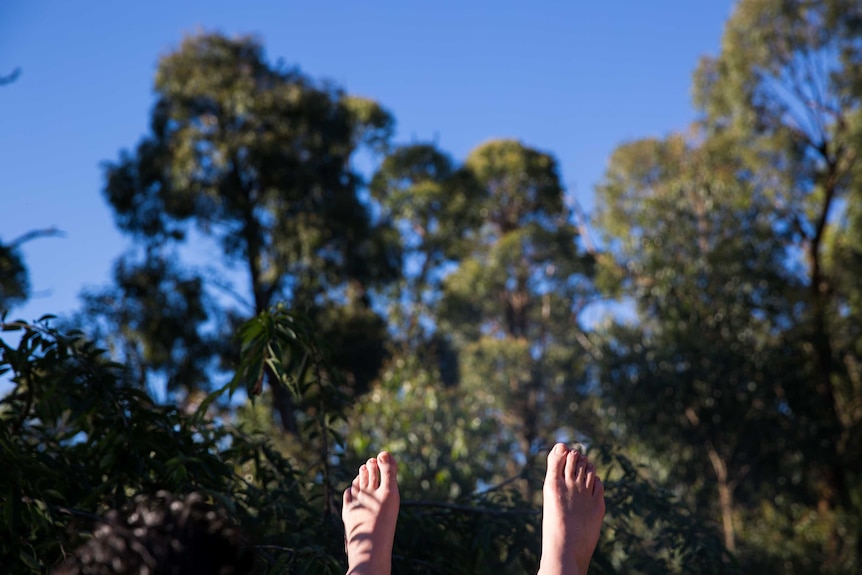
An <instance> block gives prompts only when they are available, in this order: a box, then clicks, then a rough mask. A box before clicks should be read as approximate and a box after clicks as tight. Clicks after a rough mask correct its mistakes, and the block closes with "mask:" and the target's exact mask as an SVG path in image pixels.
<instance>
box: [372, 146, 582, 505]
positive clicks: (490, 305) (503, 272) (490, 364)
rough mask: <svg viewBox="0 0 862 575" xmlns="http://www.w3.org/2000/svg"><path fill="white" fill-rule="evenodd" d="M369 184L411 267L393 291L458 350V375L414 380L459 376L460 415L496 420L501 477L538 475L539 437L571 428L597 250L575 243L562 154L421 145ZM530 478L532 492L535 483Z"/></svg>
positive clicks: (549, 438)
mask: <svg viewBox="0 0 862 575" xmlns="http://www.w3.org/2000/svg"><path fill="white" fill-rule="evenodd" d="M372 189H373V190H374V191H375V194H376V197H377V198H379V201H380V203H381V205H382V206H383V207H384V209H386V210H388V212H387V213H388V214H390V217H391V219H392V220H393V221H394V222H395V224H396V227H398V228H399V230H400V231H401V232H402V234H403V236H404V240H403V242H404V246H405V252H404V253H405V268H406V267H408V266H412V270H411V269H408V270H406V271H405V276H406V277H405V283H404V288H405V291H404V292H403V293H405V294H407V295H406V296H405V297H400V298H399V299H398V300H397V301H396V308H397V309H399V310H403V311H402V312H401V313H402V315H403V316H404V317H405V320H406V323H405V326H406V327H405V329H404V331H405V333H406V334H408V337H414V335H412V334H414V333H418V334H419V336H418V340H417V341H420V342H425V343H426V344H429V343H430V344H433V345H436V346H437V355H436V357H437V359H440V358H441V356H442V357H443V359H447V360H448V366H447V364H446V362H443V366H442V367H444V368H446V367H448V368H449V372H448V376H446V374H441V372H440V371H437V370H439V369H440V368H441V365H440V364H439V363H438V364H435V365H430V367H429V365H428V364H426V367H425V368H423V369H421V370H420V371H421V373H418V374H417V375H418V376H419V377H418V378H416V379H418V380H423V379H425V378H427V377H429V375H430V377H432V378H433V377H440V378H445V380H446V381H447V383H449V384H450V385H457V386H458V387H459V394H461V395H462V396H463V397H464V398H465V399H464V401H469V402H471V404H470V406H469V409H468V410H467V411H465V412H464V413H462V414H459V415H453V416H454V417H455V418H456V419H463V418H466V419H463V420H464V421H468V422H469V421H480V422H481V423H479V424H478V426H477V429H482V430H485V431H486V432H488V430H496V431H494V432H493V433H494V434H495V437H494V438H493V440H491V439H490V438H488V440H489V441H491V442H492V443H493V444H494V445H497V446H498V448H495V449H494V450H493V451H494V455H493V456H492V457H491V459H492V461H489V462H487V465H489V466H490V468H491V470H492V471H493V473H496V477H497V478H498V479H500V478H502V477H504V476H505V474H507V473H508V474H511V475H519V474H523V476H524V477H527V476H529V475H530V474H529V471H530V469H531V468H532V462H533V459H534V457H535V455H536V453H537V450H538V448H539V447H541V446H544V445H546V444H550V443H552V442H553V440H554V434H555V432H556V431H557V430H559V429H568V430H569V431H570V432H571V431H572V429H571V425H570V422H569V421H568V419H569V416H570V415H571V413H572V411H571V410H573V409H575V405H576V398H577V397H578V396H579V391H580V390H582V388H583V386H584V384H585V381H586V377H585V364H584V359H585V356H584V353H583V349H582V347H581V344H580V343H578V333H579V332H580V331H581V328H580V327H579V324H578V321H577V320H578V312H579V310H580V309H582V307H583V306H584V305H585V304H586V302H587V301H588V298H589V297H590V294H591V284H590V282H589V274H590V269H591V258H590V256H588V255H587V254H585V253H583V251H582V250H581V249H580V248H579V246H578V239H577V236H578V234H577V231H576V228H575V226H574V225H573V224H572V221H571V217H570V213H569V210H568V208H567V207H566V204H565V201H564V190H563V187H562V185H561V184H560V178H559V173H558V168H557V163H556V161H555V160H554V158H553V157H552V156H550V155H549V154H546V153H544V152H540V151H538V150H535V149H532V148H529V147H527V146H525V145H523V144H521V143H519V142H516V141H512V140H498V141H491V142H487V143H485V144H483V145H481V146H479V147H477V148H476V149H475V150H473V151H472V152H471V153H470V154H469V156H468V157H467V159H466V160H465V162H464V163H463V164H462V165H455V164H454V162H452V160H451V159H449V158H448V157H447V156H446V155H444V154H442V153H441V152H439V151H437V150H436V149H434V148H433V147H431V146H425V145H419V146H410V147H405V148H402V149H399V150H396V152H395V153H394V154H392V155H390V156H389V157H388V158H387V159H386V160H385V161H384V162H383V165H382V168H381V170H380V171H379V173H378V174H377V176H376V177H375V180H374V185H373V187H372ZM411 271H412V273H411ZM412 347H413V348H415V347H416V346H415V345H414V346H412ZM408 363H410V362H408ZM453 364H454V366H455V369H451V368H452V366H453ZM414 365H415V363H414ZM429 369H430V371H429ZM396 371H399V372H400V371H403V370H400V369H399V370H396ZM425 392H427V391H423V393H425ZM468 443H469V442H468ZM489 445H490V443H489ZM482 475H483V473H479V476H482ZM522 485H523V490H522V491H523V494H524V495H525V496H526V497H527V498H528V499H529V498H530V497H531V496H532V493H533V487H534V485H533V482H532V481H525V482H523V483H522Z"/></svg>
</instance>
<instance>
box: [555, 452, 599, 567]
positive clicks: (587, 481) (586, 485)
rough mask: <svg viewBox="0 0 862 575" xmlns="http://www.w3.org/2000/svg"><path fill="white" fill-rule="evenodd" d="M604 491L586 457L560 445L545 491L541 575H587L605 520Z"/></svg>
mask: <svg viewBox="0 0 862 575" xmlns="http://www.w3.org/2000/svg"><path fill="white" fill-rule="evenodd" d="M604 493H605V489H604V486H603V485H602V481H601V479H599V477H598V475H596V469H595V467H594V466H593V464H592V463H590V462H589V461H587V458H586V456H585V455H580V454H579V453H578V452H577V451H574V450H569V448H568V447H566V446H565V445H563V444H562V443H558V444H557V445H555V446H554V448H553V449H551V452H550V453H549V454H548V471H547V473H546V475H545V486H544V488H543V490H542V494H543V497H544V503H543V505H542V513H543V515H542V559H541V562H540V564H539V575H586V573H587V569H589V567H590V559H591V558H592V556H593V551H595V550H596V544H597V543H598V542H599V532H600V531H601V528H602V518H603V517H604V516H605V498H604Z"/></svg>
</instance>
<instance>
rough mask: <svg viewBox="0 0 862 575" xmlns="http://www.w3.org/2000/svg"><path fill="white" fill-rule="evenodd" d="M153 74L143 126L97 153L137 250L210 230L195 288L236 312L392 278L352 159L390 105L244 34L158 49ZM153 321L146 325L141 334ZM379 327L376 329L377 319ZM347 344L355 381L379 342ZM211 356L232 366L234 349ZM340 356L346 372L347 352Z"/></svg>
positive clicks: (336, 296) (150, 251)
mask: <svg viewBox="0 0 862 575" xmlns="http://www.w3.org/2000/svg"><path fill="white" fill-rule="evenodd" d="M155 84H156V86H155V88H156V96H157V102H156V105H155V107H154V109H153V112H152V123H151V126H152V130H151V133H150V134H149V135H148V136H146V137H145V138H144V140H143V141H142V142H141V143H140V144H139V145H138V146H137V148H136V149H135V150H134V151H133V152H131V153H130V152H123V153H122V155H121V157H120V159H119V160H118V161H117V162H115V163H111V164H108V165H107V166H106V186H105V190H104V193H105V196H106V198H107V200H108V202H109V203H110V205H111V207H112V208H113V209H114V212H115V218H116V221H117V224H118V226H119V227H120V229H121V230H123V231H124V232H126V233H128V234H129V235H131V236H132V237H133V238H134V240H135V241H136V244H137V246H139V247H143V251H144V252H145V253H146V257H147V258H156V259H168V258H171V257H173V256H172V255H171V254H173V253H174V252H175V249H177V246H179V245H181V244H182V243H183V242H186V241H187V240H188V239H189V236H190V235H191V234H194V235H195V237H194V239H195V241H196V242H208V243H209V249H210V250H211V251H210V254H211V255H210V259H209V261H208V262H207V263H206V265H207V266H208V271H207V272H206V273H202V274H201V277H203V278H204V283H203V287H202V289H203V292H204V293H207V294H210V295H214V294H216V293H218V295H219V296H221V297H220V298H218V301H219V302H220V310H219V312H220V313H221V314H222V315H224V316H226V317H231V318H234V319H235V320H238V321H241V320H243V319H247V318H248V317H251V316H252V315H255V314H257V313H260V312H262V311H264V310H267V309H268V308H270V307H271V306H273V305H274V304H275V303H277V302H283V303H287V304H288V305H290V306H291V307H292V308H294V309H297V310H302V311H306V312H308V313H309V314H310V315H314V314H315V313H316V312H315V310H317V311H318V312H319V311H320V310H326V309H328V308H339V307H344V306H354V307H355V306H358V308H357V310H355V312H346V313H345V314H344V315H346V316H351V315H352V316H356V314H363V313H371V312H370V305H369V300H368V298H367V297H362V296H360V297H352V298H345V297H344V294H345V293H346V292H347V291H351V292H353V293H358V294H363V293H365V292H366V291H367V290H370V289H374V288H377V287H381V286H383V285H385V284H386V283H388V282H390V281H392V280H393V279H394V278H396V277H397V275H398V273H399V269H398V257H399V254H398V249H399V247H398V244H397V242H396V241H394V240H395V238H394V236H393V234H392V232H391V228H390V226H389V225H388V223H387V222H386V221H384V220H380V219H375V218H373V217H372V215H371V213H370V210H369V207H368V204H367V202H363V201H361V199H360V196H359V192H360V190H361V188H362V181H361V177H360V175H359V174H358V173H357V172H356V171H355V170H354V168H353V167H352V158H353V156H354V154H355V153H356V152H357V151H358V150H360V149H363V148H364V149H368V150H370V151H371V152H375V151H381V150H384V149H385V148H386V147H387V143H388V140H389V137H390V135H391V132H392V129H393V124H394V121H393V119H392V117H391V116H390V115H389V113H388V112H387V111H386V110H384V109H383V108H382V107H381V106H379V105H378V104H377V103H376V102H374V101H372V100H368V99H364V98H359V97H355V96H351V95H348V94H345V93H344V92H343V91H341V90H339V89H337V88H335V87H333V86H331V85H329V84H322V83H317V82H314V81H313V80H312V79H310V78H309V77H307V76H305V75H304V74H302V73H301V72H299V71H298V70H296V69H287V68H284V67H283V66H281V65H271V64H269V63H268V62H266V60H265V59H264V54H263V48H262V46H261V45H260V44H259V43H258V42H257V41H256V40H254V39H252V38H248V37H243V38H227V37H224V36H221V35H218V34H201V35H196V36H191V37H189V38H187V39H186V40H185V41H184V42H183V43H182V45H181V46H180V48H179V49H178V50H176V51H175V52H173V53H171V54H168V55H167V56H165V57H164V58H162V60H161V61H160V63H159V68H158V72H157V74H156V83H155ZM178 261H179V260H178ZM233 276H238V277H239V278H240V281H241V282H243V283H244V285H243V286H241V287H240V288H239V289H237V288H234V287H233V286H231V285H230V283H229V278H230V277H233ZM120 287H121V288H122V289H127V288H125V287H122V286H120ZM165 287H167V286H165ZM224 287H227V289H223V288H224ZM216 290H221V291H220V292H217V291H216ZM235 296H237V297H235ZM161 299H163V298H158V297H152V298H148V299H147V300H141V303H142V304H147V308H146V309H147V312H146V313H148V314H149V315H150V316H152V317H154V318H155V317H157V316H158V314H159V313H160V312H161V310H160V309H159V302H160V300H161ZM147 302H150V304H152V305H150V304H148V303H147ZM359 308H361V309H359ZM344 327H346V326H344ZM187 328H188V329H191V330H201V329H203V325H202V318H200V317H198V318H193V319H190V322H189V325H188V326H187ZM158 331H160V330H155V331H152V330H151V331H150V333H148V334H142V335H143V336H145V338H144V340H143V341H147V342H148V341H152V337H151V336H153V335H154V334H155V333H156V332H158ZM228 332H229V330H224V332H223V336H224V337H225V339H226V338H227V337H228V336H227V333H228ZM366 336H367V337H371V336H372V333H371V332H368V333H366ZM374 337H377V338H385V332H384V331H383V330H379V329H378V330H375V331H374ZM351 341H353V339H351V338H347V339H346V340H345V344H346V345H350V342H351ZM382 342H383V340H382V339H378V341H377V342H368V343H369V345H372V346H376V347H382ZM342 351H343V353H341V354H340V355H341V357H343V358H344V359H345V360H346V361H347V360H349V358H350V357H351V356H353V357H358V356H361V359H362V365H356V366H355V368H356V370H357V374H356V375H357V377H355V378H354V380H356V381H359V380H362V381H366V380H368V379H369V377H371V376H372V375H371V374H372V373H373V372H375V371H376V369H377V368H378V367H379V363H378V364H377V366H374V365H369V360H372V359H373V358H375V357H377V358H379V357H380V354H379V353H376V352H375V353H373V354H361V353H356V351H357V350H342ZM170 353H173V352H170ZM334 354H335V355H336V356H338V355H339V350H334ZM210 357H211V358H212V359H217V358H218V359H220V360H221V361H222V362H223V363H224V365H225V367H227V368H229V367H230V363H231V362H232V360H233V359H235V358H233V357H231V355H230V354H226V353H215V352H213V353H211V354H210ZM342 367H344V369H345V370H346V371H348V372H351V371H352V369H353V368H354V365H352V364H349V361H347V364H345V365H343V366H342ZM359 372H362V375H359ZM177 381H180V380H179V379H177ZM273 393H274V397H275V402H274V404H275V405H274V407H275V410H276V412H277V413H278V414H279V416H280V419H281V423H282V426H283V427H284V429H285V430H287V431H290V432H292V433H295V432H296V430H297V422H296V416H295V409H296V407H295V406H294V405H293V399H292V398H291V395H290V393H288V392H286V390H284V389H281V388H278V387H277V388H275V389H273Z"/></svg>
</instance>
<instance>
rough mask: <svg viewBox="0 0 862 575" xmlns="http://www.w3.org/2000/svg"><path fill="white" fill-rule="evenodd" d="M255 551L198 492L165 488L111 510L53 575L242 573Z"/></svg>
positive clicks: (213, 574) (247, 569)
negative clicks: (177, 493)
mask: <svg viewBox="0 0 862 575" xmlns="http://www.w3.org/2000/svg"><path fill="white" fill-rule="evenodd" d="M253 564H254V553H253V552H252V550H251V549H249V548H247V547H245V545H244V543H243V541H242V538H241V535H240V531H239V529H238V528H237V527H236V526H235V525H234V524H233V522H231V521H230V519H229V518H228V516H227V514H226V513H225V512H224V511H223V510H221V509H220V508H218V507H215V506H213V505H210V504H208V503H206V502H205V500H204V497H203V496H202V495H200V494H199V493H192V494H189V495H186V496H185V497H184V498H178V497H174V496H173V495H171V494H169V493H167V492H164V491H161V492H159V493H157V494H156V495H155V496H154V497H146V496H138V497H136V498H135V500H134V502H133V504H132V505H131V506H130V507H129V508H128V509H125V510H123V511H122V512H120V511H117V510H113V511H110V512H108V514H107V515H106V516H105V518H104V520H103V521H102V522H100V523H99V524H98V525H96V527H95V528H94V530H93V537H92V539H90V540H89V541H88V542H87V543H85V544H83V545H82V546H80V547H79V548H78V549H76V550H75V552H74V553H73V554H72V557H71V558H69V559H68V560H66V562H64V563H63V565H61V566H60V567H58V568H56V569H55V570H54V571H53V574H54V575H244V574H247V573H251V570H252V567H253Z"/></svg>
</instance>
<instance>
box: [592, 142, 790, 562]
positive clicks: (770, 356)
mask: <svg viewBox="0 0 862 575" xmlns="http://www.w3.org/2000/svg"><path fill="white" fill-rule="evenodd" d="M728 162H729V160H728V158H727V157H726V156H725V155H723V154H722V151H721V150H713V149H711V148H709V147H708V146H706V145H697V144H693V143H691V142H689V141H686V139H685V138H684V137H682V136H671V137H669V138H667V139H665V140H641V141H638V142H633V143H630V144H627V145H624V146H621V147H620V148H618V149H617V150H616V152H615V153H614V155H613V157H612V160H611V162H610V166H609V168H608V172H607V174H606V176H605V180H604V182H603V184H602V185H601V186H600V187H599V189H598V192H599V193H598V198H599V205H600V206H601V207H600V209H599V213H598V219H599V224H600V226H601V227H602V228H603V230H605V233H606V235H607V240H608V242H607V243H608V250H609V251H608V254H609V255H608V256H606V257H605V258H604V259H603V266H602V270H601V272H600V274H599V275H600V278H601V279H600V284H601V285H602V286H603V287H605V288H606V289H613V290H618V292H619V293H622V294H624V295H625V297H626V298H628V299H629V300H630V301H632V302H633V303H634V304H635V308H636V311H637V313H638V322H637V323H629V324H620V325H616V326H614V327H613V328H611V329H608V330H607V332H606V336H607V339H606V343H605V351H604V353H603V354H602V361H601V362H600V363H601V366H602V375H601V381H602V394H603V397H604V398H605V400H607V401H608V403H610V405H612V406H613V407H612V408H609V409H606V413H608V414H610V415H615V416H616V417H617V418H618V419H619V424H618V425H616V426H615V429H616V432H617V433H618V434H619V436H620V437H621V439H623V438H624V441H625V442H626V443H627V444H629V445H636V446H640V448H641V449H643V448H645V447H646V448H648V451H649V452H650V453H651V456H652V457H655V458H658V459H659V460H660V461H661V462H662V463H663V464H664V465H666V466H667V467H668V468H669V469H672V470H673V480H672V481H673V482H674V483H676V484H678V485H684V486H685V490H686V492H687V496H688V497H689V498H690V500H691V501H692V502H693V503H694V504H696V505H697V506H698V507H699V508H700V509H707V510H708V511H707V515H712V514H713V512H714V516H715V517H716V518H720V520H721V522H722V525H723V529H724V540H725V545H726V546H727V548H728V549H729V550H731V551H735V550H736V539H737V535H736V526H735V524H734V523H735V522H734V517H735V515H736V514H737V511H738V505H737V499H743V500H744V501H751V500H752V499H756V498H757V497H758V496H760V495H761V494H762V493H763V490H764V489H765V490H766V491H767V492H772V493H774V491H773V490H772V485H773V483H774V481H775V479H776V475H777V474H780V473H783V474H784V475H783V477H784V479H789V478H790V477H792V476H795V474H794V473H792V471H794V470H792V469H788V468H787V464H788V460H787V456H788V454H798V453H799V452H798V450H797V448H796V442H795V441H794V440H798V439H799V437H795V434H794V433H792V430H793V422H792V418H790V417H789V416H788V415H787V414H786V413H785V412H784V410H783V409H782V407H783V405H784V399H783V397H784V396H783V394H782V392H781V388H780V385H782V384H781V383H779V382H780V381H782V378H785V380H784V385H790V384H792V383H796V382H794V381H790V380H787V379H786V377H787V375H788V374H793V373H794V370H795V369H794V368H795V367H797V362H795V361H794V357H793V355H792V353H791V350H789V349H788V348H787V346H786V345H785V344H784V343H783V338H784V330H785V329H786V328H787V326H788V325H791V324H792V322H793V320H794V317H793V315H792V313H790V311H791V310H792V309H793V305H794V304H795V302H796V301H798V297H799V292H800V291H801V285H800V282H798V281H797V280H796V279H795V278H793V276H792V275H791V274H790V273H789V271H788V270H786V269H785V268H784V255H785V250H784V248H785V244H784V238H783V237H782V236H781V235H780V234H776V232H775V229H774V219H773V215H772V213H771V205H770V200H769V198H768V196H766V195H764V194H763V193H761V191H759V190H757V189H756V188H754V187H751V186H747V185H745V184H742V183H740V182H738V181H737V179H736V177H735V169H734V166H733V165H732V164H730V163H728ZM610 254H613V256H614V257H613V258H611V257H609V256H610ZM782 465H784V468H783V469H782V468H781V466H782Z"/></svg>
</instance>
